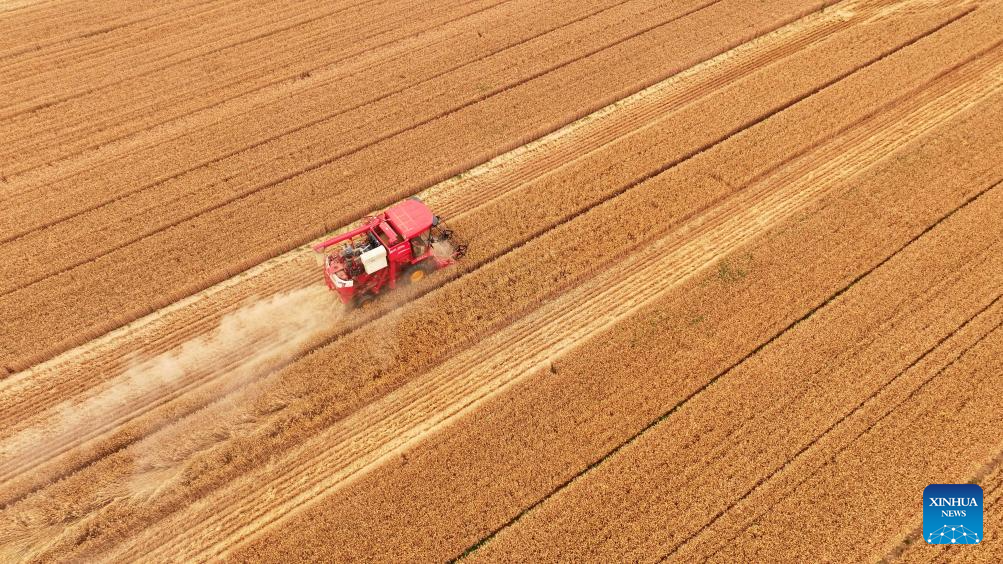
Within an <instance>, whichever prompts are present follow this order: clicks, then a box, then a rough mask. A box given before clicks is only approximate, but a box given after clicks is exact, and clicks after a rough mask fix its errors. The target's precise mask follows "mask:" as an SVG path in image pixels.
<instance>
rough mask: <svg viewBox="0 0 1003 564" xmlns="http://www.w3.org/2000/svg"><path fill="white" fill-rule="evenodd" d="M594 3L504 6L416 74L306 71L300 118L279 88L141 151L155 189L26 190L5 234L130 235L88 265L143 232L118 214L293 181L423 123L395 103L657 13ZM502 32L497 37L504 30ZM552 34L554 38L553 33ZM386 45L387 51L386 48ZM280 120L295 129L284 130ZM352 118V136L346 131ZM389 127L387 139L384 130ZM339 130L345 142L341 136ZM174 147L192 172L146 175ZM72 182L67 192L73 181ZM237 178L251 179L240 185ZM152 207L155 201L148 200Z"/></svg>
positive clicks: (468, 91) (398, 65) (505, 78)
mask: <svg viewBox="0 0 1003 564" xmlns="http://www.w3.org/2000/svg"><path fill="white" fill-rule="evenodd" d="M604 4H608V2H606V3H588V4H586V3H576V5H575V7H574V8H573V9H570V10H567V11H561V12H559V13H556V14H551V15H549V17H539V18H534V20H533V21H532V23H531V24H530V25H526V24H525V23H522V22H520V21H519V20H518V18H517V17H515V15H518V14H524V13H525V11H526V6H525V5H524V4H523V3H512V6H511V7H506V9H505V10H504V11H502V12H501V14H497V15H495V14H493V13H492V15H493V16H494V17H499V16H505V17H507V18H509V19H510V20H511V21H510V23H511V24H512V25H510V26H507V27H508V28H509V30H510V31H511V32H510V33H500V34H497V35H495V42H487V41H484V40H483V38H481V37H478V36H476V35H475V34H471V33H469V32H468V38H467V40H468V41H473V39H474V38H476V39H477V43H478V44H480V45H479V47H478V49H476V50H474V49H470V50H464V51H463V52H460V53H457V54H454V55H451V56H448V57H443V58H444V59H445V60H441V61H436V60H432V61H427V62H426V63H425V65H424V67H423V68H419V69H415V68H414V65H413V63H411V62H410V61H408V60H407V59H405V58H400V57H393V58H391V60H390V61H387V62H388V63H391V64H381V65H380V67H378V68H376V69H373V68H371V67H369V68H367V67H364V68H362V69H354V70H351V71H350V72H346V71H348V69H346V68H345V67H344V66H339V67H338V71H339V72H338V75H336V76H334V77H327V78H323V79H318V80H315V81H314V80H312V79H313V77H312V76H311V77H310V79H311V80H309V81H307V82H313V83H314V84H311V85H310V86H309V90H303V91H301V92H297V93H296V94H297V95H299V99H300V102H301V103H302V105H303V106H306V107H307V108H309V109H310V111H303V107H302V106H299V107H297V110H298V111H295V112H294V111H292V110H291V109H289V107H288V106H289V104H288V93H285V94H286V95H285V96H281V97H280V98H279V99H278V100H274V101H271V103H269V104H265V105H263V106H262V107H252V108H251V109H250V110H249V111H246V112H242V113H241V114H239V115H238V116H236V118H235V119H229V120H224V121H222V122H220V123H217V124H212V125H211V127H210V128H209V130H208V131H201V132H199V133H198V136H194V135H191V134H190V133H189V134H187V135H185V136H184V138H182V139H179V140H177V141H172V142H171V143H170V144H169V145H167V146H166V147H165V146H163V145H161V144H158V145H157V146H156V147H153V148H151V149H150V150H149V151H144V152H143V153H141V154H140V155H137V156H139V157H143V158H142V160H143V161H144V165H143V166H142V167H141V169H140V170H138V171H135V172H134V173H130V174H129V176H128V178H149V177H151V176H152V177H154V178H158V177H159V179H158V180H157V181H156V182H152V183H150V182H146V183H145V184H140V185H138V186H136V185H134V184H132V183H131V182H129V183H127V182H120V181H119V180H120V179H118V178H113V179H112V180H114V182H110V183H108V182H106V181H107V180H108V179H107V178H105V177H103V176H102V177H100V178H101V180H103V181H105V182H102V185H101V186H100V187H99V188H98V189H97V190H94V189H93V187H92V186H91V185H90V183H85V184H84V185H79V183H80V181H81V180H82V179H80V178H77V177H72V178H70V179H67V181H66V182H64V183H60V184H59V185H58V186H57V187H63V186H65V188H66V189H64V190H53V189H52V188H53V187H52V186H42V187H41V188H40V189H39V190H35V191H34V192H36V193H42V192H44V193H48V194H50V196H48V197H43V198H40V199H38V200H39V201H41V202H42V203H44V204H45V205H43V206H41V209H35V210H30V209H23V210H22V209H16V210H10V212H9V214H10V215H9V216H8V221H11V220H12V219H13V218H17V220H18V223H17V225H18V226H19V227H18V228H17V229H11V231H10V233H11V239H14V238H17V237H20V236H23V235H25V234H27V233H32V232H33V231H36V230H38V229H42V228H46V227H50V226H52V225H54V224H57V223H58V224H59V225H58V226H56V227H51V228H49V229H45V230H44V231H43V232H41V233H35V234H34V236H33V237H29V240H27V241H21V242H20V243H21V244H30V243H31V241H32V240H37V239H38V238H40V237H64V236H69V237H71V238H72V237H76V236H75V235H70V234H71V233H74V230H75V229H79V228H81V227H82V226H84V225H89V226H97V225H104V226H105V227H104V228H103V229H98V230H96V232H95V233H97V234H101V233H103V232H107V231H114V230H113V229H110V228H111V227H114V226H116V225H119V228H121V227H125V228H126V231H125V232H124V233H123V235H131V237H132V239H124V238H122V237H120V238H119V239H112V240H110V241H108V240H105V241H101V240H100V239H99V240H96V241H92V243H91V245H93V247H92V249H93V250H91V251H90V252H87V253H86V254H85V256H87V257H88V258H91V257H92V256H94V255H95V253H97V252H99V251H101V250H102V249H104V250H107V248H108V247H109V245H111V244H114V243H117V244H122V242H123V241H130V240H134V239H136V238H138V237H139V236H141V235H142V234H143V233H144V232H134V231H132V230H134V229H135V227H132V228H129V227H128V226H122V225H120V224H122V221H123V218H124V217H127V212H132V213H137V214H150V213H153V212H154V211H155V210H160V211H159V212H157V213H162V212H163V210H164V206H163V204H164V203H170V202H174V201H178V200H180V199H182V198H185V197H187V198H200V199H203V200H204V199H205V198H207V197H209V198H210V199H209V200H208V201H206V202H204V205H205V206H211V205H214V204H218V202H219V201H224V202H225V201H226V200H227V199H233V198H235V197H237V196H239V195H241V194H246V193H248V192H249V191H253V190H254V189H255V187H256V186H258V187H259V186H261V185H262V184H265V185H267V181H268V180H271V179H276V178H282V177H284V176H289V175H292V174H295V173H296V171H297V170H299V169H300V168H301V167H302V163H297V162H295V161H293V160H292V159H290V154H292V153H296V152H297V151H300V152H302V151H305V150H307V149H309V148H310V147H312V146H317V145H319V146H318V147H316V148H315V149H314V151H315V152H319V151H322V150H323V151H327V153H324V154H325V155H326V156H328V157H330V156H331V154H332V153H334V154H335V155H344V154H348V153H351V152H354V151H357V150H359V149H360V148H363V147H364V145H365V144H366V143H368V142H371V141H372V140H373V139H374V138H375V139H379V138H380V137H385V136H387V135H388V134H389V133H388V132H387V131H382V130H381V129H379V128H378V127H377V125H384V124H385V125H386V126H387V127H392V128H398V129H399V128H401V127H403V126H406V125H407V123H408V122H407V121H406V120H407V119H411V120H415V121H417V120H419V119H420V118H422V117H427V116H425V115H423V114H421V113H419V112H418V109H417V108H415V109H413V110H412V111H411V112H410V114H411V117H410V118H407V117H404V115H405V112H403V111H402V110H401V109H400V108H399V105H400V101H401V100H412V101H413V100H416V99H418V98H420V97H422V96H428V97H431V98H434V99H436V100H435V101H436V102H437V104H438V105H436V106H433V107H432V108H430V110H431V111H432V112H440V113H441V112H443V111H451V110H453V109H455V108H457V107H458V106H461V105H462V104H463V102H465V101H469V100H472V99H476V98H477V97H480V96H483V94H484V92H485V90H484V89H485V88H490V89H493V88H498V87H504V86H506V85H511V84H513V83H516V82H518V81H519V80H520V79H521V78H525V75H524V74H520V73H527V74H528V73H530V72H532V71H533V70H534V66H535V65H530V64H529V61H525V60H523V61H522V64H521V65H516V62H517V61H520V60H521V59H524V58H527V57H532V58H534V59H536V60H535V61H533V62H535V63H536V65H552V64H554V63H555V62H556V63H560V62H561V61H562V60H566V59H565V57H567V56H569V54H568V53H567V52H562V50H561V49H558V48H557V47H558V46H559V43H558V42H557V41H555V40H560V41H567V42H568V49H565V50H564V51H568V50H571V51H572V52H571V54H572V55H573V54H574V52H573V51H574V50H575V49H584V48H587V47H588V46H587V45H585V46H577V45H575V43H576V41H583V40H584V39H585V38H587V37H588V36H589V35H590V34H594V30H595V29H597V28H601V27H603V26H608V25H609V24H610V23H611V22H616V21H617V20H624V21H623V25H622V26H621V27H626V24H630V23H631V22H632V21H634V22H636V21H637V20H638V19H640V18H642V17H644V16H645V12H646V11H650V10H652V9H653V7H657V4H656V3H655V2H629V3H624V4H623V5H622V6H621V5H614V6H612V7H607V6H605V5H604ZM528 15H530V16H532V15H534V14H532V13H530V14H528ZM539 15H540V16H543V15H545V14H539ZM648 17H650V15H649V16H648ZM470 23H472V22H466V21H458V22H451V25H450V26H448V27H450V28H456V29H463V28H464V27H465V25H470ZM489 23H490V20H487V21H485V22H483V23H482V24H481V25H489ZM502 31H505V28H503V30H502ZM590 32H592V33H590ZM440 33H445V31H443V32H440ZM425 35H426V36H427V35H429V34H425ZM555 35H557V36H559V37H556V38H555V37H554V36H555ZM485 44H486V45H485ZM541 45H546V46H548V49H546V50H539V49H535V47H539V46H541ZM403 46H404V45H402V46H401V47H403ZM394 47H395V48H397V44H396V43H395V44H394ZM380 62H381V63H382V61H380ZM436 63H438V64H436ZM470 67H474V68H470ZM363 71H365V73H366V75H368V80H367V83H363V84H358V83H357V82H358V81H357V78H356V77H357V76H358V75H359V74H362V72H363ZM421 71H424V72H421ZM405 72H406V73H408V75H409V76H412V77H413V78H411V81H408V82H402V81H401V73H405ZM381 75H382V76H381ZM297 82H305V81H302V80H301V81H297ZM317 83H319V84H317ZM394 108H397V109H396V110H395V109H394ZM381 114H383V115H384V117H382V118H379V119H376V118H374V117H373V116H379V115H381ZM428 115H433V116H434V115H436V114H434V113H430V114H428ZM365 120H368V124H369V128H368V129H365V128H361V126H360V123H361V122H362V121H365ZM344 122H347V123H344ZM290 123H292V124H296V125H295V126H294V127H289V124H290ZM353 123H354V124H355V128H356V129H359V130H358V131H355V132H353V131H351V130H352V126H351V124H353ZM252 124H253V125H252ZM279 124H282V125H279ZM276 127H283V128H285V131H281V130H280V131H279V133H278V134H276V130H275V129H276ZM231 131H237V132H240V133H241V135H240V136H238V138H236V139H233V140H232V142H228V143H227V146H226V148H230V149H232V150H230V151H228V152H224V153H222V154H221V155H219V156H215V157H214V158H212V159H210V160H209V161H208V162H207V161H205V155H206V154H213V155H216V154H218V153H217V151H219V147H218V145H219V144H218V143H217V142H214V141H215V139H217V137H218V136H224V138H226V137H228V136H229V132H231ZM388 131H389V132H390V133H392V132H393V131H394V129H389V130H388ZM254 133H257V134H259V135H267V136H266V137H264V139H260V138H256V137H250V136H249V134H254ZM349 134H353V135H355V137H350V136H349ZM176 145H177V146H185V145H188V146H189V147H187V148H185V149H182V152H181V153H178V152H176V151H171V152H170V153H169V154H170V156H171V157H173V159H177V158H178V157H179V155H182V154H186V153H189V154H192V155H193V158H197V159H201V160H202V164H201V166H192V167H186V169H182V170H181V171H177V170H172V169H171V168H168V169H167V170H163V169H162V168H159V169H158V168H156V166H155V165H157V164H162V162H163V161H166V160H167V159H165V158H164V157H159V158H153V159H150V158H146V157H147V156H148V154H149V153H163V151H164V150H165V149H168V148H173V147H174V146H176ZM154 149H155V150H154ZM307 157H308V158H317V155H307ZM174 163H175V164H174V165H173V166H176V165H177V161H174ZM83 180H86V179H83ZM121 180H127V179H121ZM70 181H72V182H73V183H76V184H77V185H76V186H73V185H72V184H71V183H70ZM247 182H253V184H250V185H248V184H247ZM30 194H31V192H29V193H26V194H20V196H21V197H25V196H29V195H30ZM199 194H202V196H199ZM206 194H216V196H215V198H216V199H211V196H206ZM75 200H79V201H75ZM158 201H159V202H160V205H159V206H158V205H156V204H155V203H154V202H158ZM200 209H201V208H198V207H196V208H194V209H185V210H177V211H175V212H173V213H169V215H167V216H165V217H163V218H162V219H160V220H158V221H157V222H155V223H153V224H152V225H151V226H150V227H149V228H147V230H146V231H145V233H149V232H150V231H151V230H154V229H155V228H156V227H157V226H160V225H164V224H170V223H171V221H170V220H172V219H173V220H174V221H179V219H178V218H179V217H180V218H183V217H186V215H182V214H187V216H191V215H195V214H197V213H198V212H199V211H200ZM18 212H20V213H18ZM151 217H152V216H151ZM105 237H107V236H105ZM100 243H104V246H103V247H102V246H99V244H100ZM64 266H65V265H64Z"/></svg>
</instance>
